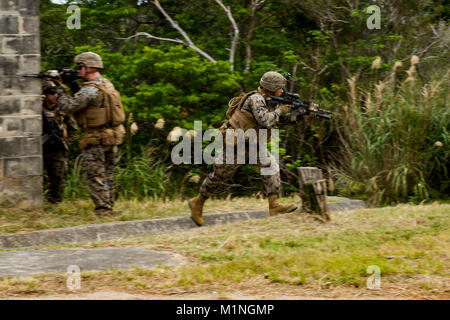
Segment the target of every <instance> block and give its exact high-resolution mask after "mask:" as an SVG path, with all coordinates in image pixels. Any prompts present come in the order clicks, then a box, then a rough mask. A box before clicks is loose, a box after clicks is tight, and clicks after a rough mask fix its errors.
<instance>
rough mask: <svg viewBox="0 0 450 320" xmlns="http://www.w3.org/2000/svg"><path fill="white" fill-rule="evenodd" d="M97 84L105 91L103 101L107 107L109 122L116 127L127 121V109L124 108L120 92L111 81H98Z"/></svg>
mask: <svg viewBox="0 0 450 320" xmlns="http://www.w3.org/2000/svg"><path fill="white" fill-rule="evenodd" d="M95 86H96V87H97V88H98V89H99V90H100V91H101V92H103V99H104V100H103V103H104V107H105V108H106V110H107V111H106V119H107V123H110V124H111V126H112V127H116V126H118V125H121V124H122V123H124V122H125V111H124V110H123V106H122V101H121V100H120V94H119V92H118V91H117V90H116V88H114V85H113V84H112V83H111V82H97V83H95Z"/></svg>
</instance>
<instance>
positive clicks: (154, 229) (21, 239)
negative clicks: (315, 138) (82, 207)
mask: <svg viewBox="0 0 450 320" xmlns="http://www.w3.org/2000/svg"><path fill="white" fill-rule="evenodd" d="M330 198H337V197H330ZM337 200H340V201H341V202H331V203H328V207H329V210H330V211H342V210H353V209H358V208H366V207H367V206H366V204H365V203H364V202H363V201H361V200H350V199H347V198H337ZM268 216H269V213H268V211H267V210H264V211H241V212H231V213H220V214H208V215H205V216H204V226H211V225H215V224H226V223H234V222H238V221H245V220H250V219H263V218H267V217H268ZM196 228H198V226H197V225H196V224H195V223H194V222H193V221H192V220H191V218H190V217H188V216H182V217H172V218H163V219H147V220H136V221H126V222H110V223H102V224H93V225H83V226H77V227H70V228H60V229H51V230H44V231H34V232H28V233H19V234H11V235H0V249H11V248H20V247H25V248H33V247H41V246H46V245H53V244H62V243H71V244H76V243H84V242H98V241H105V240H115V239H122V238H128V237H135V236H140V235H146V234H158V233H173V232H181V231H186V230H190V229H196Z"/></svg>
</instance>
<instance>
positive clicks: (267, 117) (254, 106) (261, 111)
mask: <svg viewBox="0 0 450 320" xmlns="http://www.w3.org/2000/svg"><path fill="white" fill-rule="evenodd" d="M258 91H259V92H258V93H255V94H252V95H251V96H250V97H248V98H247V100H245V102H244V105H243V106H242V109H244V110H246V111H248V112H251V113H252V114H253V116H254V117H255V120H256V121H257V122H258V123H259V124H260V125H261V126H262V127H263V128H266V129H271V128H273V127H274V126H275V125H276V124H277V123H278V122H279V121H280V115H281V111H280V110H278V109H275V108H270V107H269V106H267V104H266V99H265V94H264V93H263V92H262V91H261V90H258Z"/></svg>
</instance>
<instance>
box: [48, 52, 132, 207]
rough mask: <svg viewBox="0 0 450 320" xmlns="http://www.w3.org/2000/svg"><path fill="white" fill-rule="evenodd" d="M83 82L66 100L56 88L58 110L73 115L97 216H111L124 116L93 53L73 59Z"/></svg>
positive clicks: (98, 58) (99, 60) (62, 92)
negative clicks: (78, 128)
mask: <svg viewBox="0 0 450 320" xmlns="http://www.w3.org/2000/svg"><path fill="white" fill-rule="evenodd" d="M74 61H75V63H76V64H77V71H78V73H79V75H80V77H81V79H82V80H84V82H83V84H82V87H81V89H80V90H79V91H78V92H77V93H75V94H74V96H73V98H71V97H69V96H68V95H67V94H66V93H65V91H64V89H63V88H62V87H61V86H59V87H58V88H57V89H56V90H57V93H58V99H57V104H58V109H59V110H61V111H63V112H66V113H70V114H73V115H74V117H75V119H76V121H77V124H78V126H79V127H80V129H81V131H82V135H81V137H80V139H79V147H80V149H81V157H82V162H81V163H82V170H83V176H84V180H85V183H86V186H87V188H88V190H89V193H90V195H91V198H92V200H93V201H94V204H95V213H96V214H97V215H98V216H103V215H108V214H111V213H113V207H114V168H115V166H116V162H117V146H118V145H120V144H121V143H122V142H123V140H124V136H125V128H124V126H123V122H124V121H125V113H124V110H123V107H122V103H121V100H120V94H119V92H118V91H117V90H116V89H115V88H114V85H113V84H112V83H111V82H110V81H109V80H107V79H105V78H104V77H103V76H102V75H101V74H100V72H101V70H102V69H103V61H102V59H101V57H100V56H99V55H98V54H96V53H93V52H84V53H82V54H79V55H77V56H76V57H75V59H74Z"/></svg>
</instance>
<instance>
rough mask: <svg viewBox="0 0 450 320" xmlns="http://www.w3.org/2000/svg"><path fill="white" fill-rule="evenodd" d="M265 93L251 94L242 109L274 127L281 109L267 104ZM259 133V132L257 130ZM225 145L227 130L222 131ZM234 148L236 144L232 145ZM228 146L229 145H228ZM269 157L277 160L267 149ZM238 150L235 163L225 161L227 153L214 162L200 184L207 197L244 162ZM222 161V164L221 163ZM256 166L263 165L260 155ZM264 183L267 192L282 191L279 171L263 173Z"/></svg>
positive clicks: (260, 123) (258, 121)
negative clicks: (238, 156)
mask: <svg viewBox="0 0 450 320" xmlns="http://www.w3.org/2000/svg"><path fill="white" fill-rule="evenodd" d="M264 96H265V94H264V93H263V92H262V90H259V92H258V93H255V94H252V95H251V96H249V97H248V98H247V99H246V100H245V103H244V104H243V106H242V109H244V110H246V111H248V112H250V113H251V114H252V115H253V116H254V118H255V120H256V121H257V123H258V124H259V126H260V127H261V128H264V129H271V128H273V127H274V126H275V125H276V124H277V123H278V122H279V119H280V115H281V113H280V111H279V110H278V109H272V108H269V107H268V106H267V104H266V99H265V97H264ZM257 133H258V132H257ZM222 134H223V138H224V145H225V137H226V130H223V131H222ZM231 147H232V148H233V147H234V146H231ZM226 148H228V146H227V147H226ZM245 157H246V163H248V157H249V154H248V149H247V148H246V156H245ZM267 157H270V160H271V162H272V163H273V161H275V158H274V157H273V155H272V154H270V152H269V151H267ZM236 160H237V152H235V153H234V162H235V163H234V164H226V163H225V153H220V154H219V155H218V157H217V158H216V160H215V161H214V164H213V168H214V170H213V172H211V173H210V174H209V175H208V176H207V177H206V178H205V180H204V181H203V183H202V185H201V186H200V194H201V195H202V196H204V197H206V198H208V197H210V196H211V195H212V194H214V193H215V192H217V190H218V188H219V187H220V185H222V184H224V183H225V182H226V181H227V180H229V179H230V178H231V177H232V176H233V175H234V173H235V172H236V170H237V169H239V167H241V166H242V164H237V161H236ZM220 163H221V164H220ZM252 166H253V167H254V168H256V169H258V170H260V169H261V168H262V167H265V166H266V165H263V164H262V163H261V162H260V159H259V157H258V163H257V164H255V165H252ZM262 178H263V184H264V189H265V194H266V195H269V194H271V193H276V194H278V193H279V191H280V174H279V172H277V173H275V174H273V175H263V176H262Z"/></svg>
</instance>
